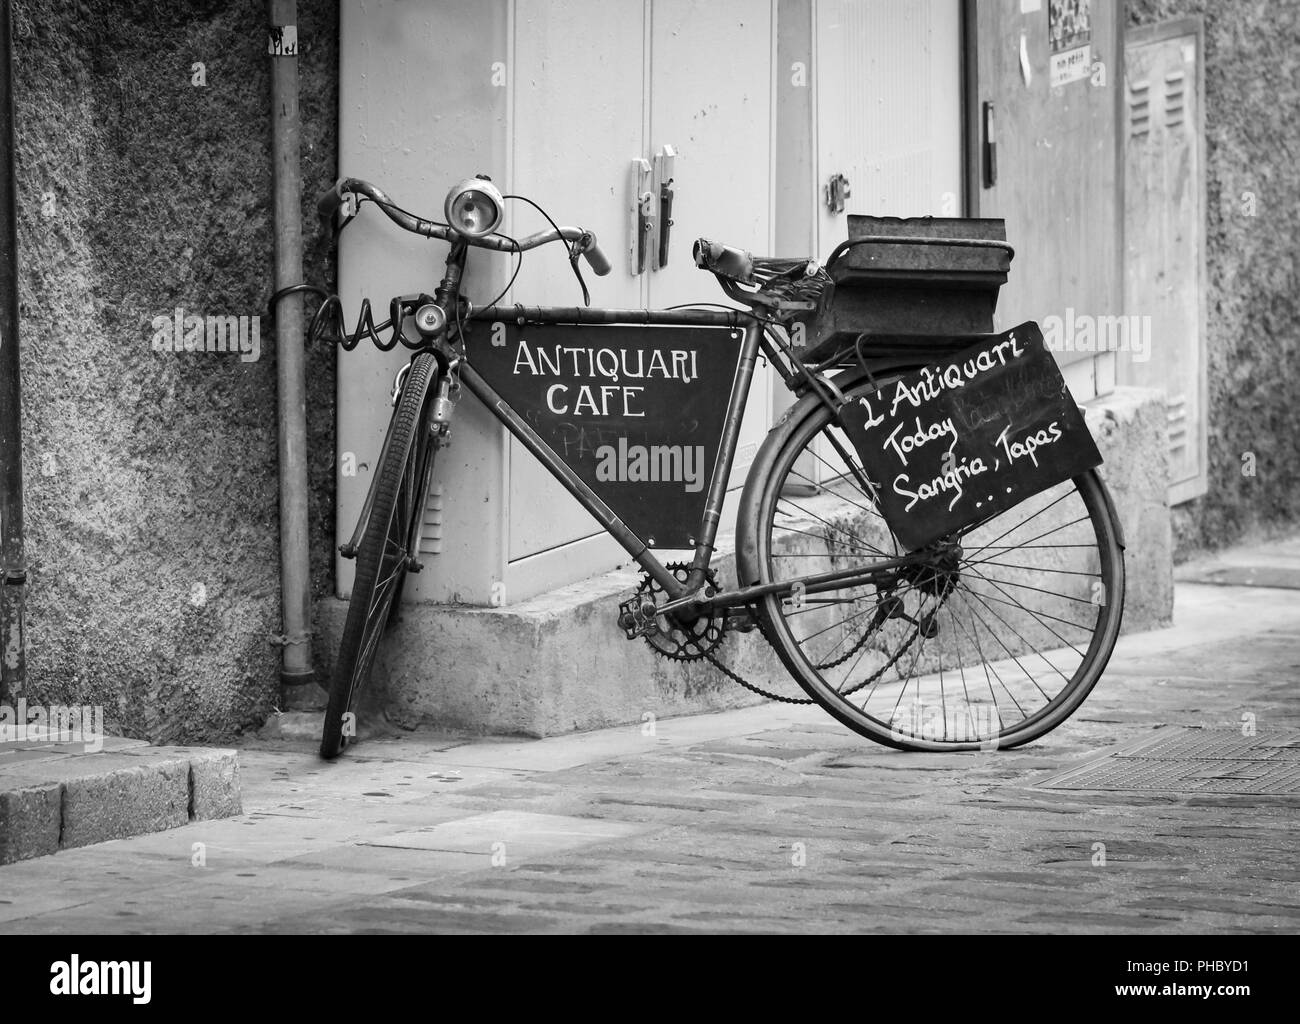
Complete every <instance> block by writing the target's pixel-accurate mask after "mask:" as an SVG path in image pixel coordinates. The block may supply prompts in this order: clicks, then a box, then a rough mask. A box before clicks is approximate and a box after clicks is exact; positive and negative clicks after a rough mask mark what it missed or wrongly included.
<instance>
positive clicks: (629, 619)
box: [618, 597, 659, 640]
mask: <svg viewBox="0 0 1300 1024" xmlns="http://www.w3.org/2000/svg"><path fill="white" fill-rule="evenodd" d="M618 611H619V615H618V625H619V628H620V629H621V630H623V635H624V636H625V637H626V638H627V639H628V640H636V639H637V638H638V637H643V636H653V635H654V634H656V633H658V632H659V623H658V622H656V621H655V613H656V608H655V605H654V602H653V601H643V600H641V599H640V598H636V597H634V598H631V599H630V600H627V601H621V602H620V603H619V606H618Z"/></svg>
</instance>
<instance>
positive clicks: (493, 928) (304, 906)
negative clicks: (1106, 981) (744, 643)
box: [0, 583, 1300, 934]
mask: <svg viewBox="0 0 1300 1024" xmlns="http://www.w3.org/2000/svg"><path fill="white" fill-rule="evenodd" d="M1297 665H1300V592H1298V591H1293V590H1264V589H1261V588H1251V587H1223V586H1217V585H1214V586H1211V585H1202V584H1188V583H1183V584H1180V585H1179V588H1178V606H1177V610H1176V618H1175V625H1174V627H1173V628H1172V629H1169V630H1165V631H1158V632H1153V633H1148V634H1140V635H1134V636H1127V637H1125V638H1123V639H1122V640H1121V641H1120V645H1119V647H1118V648H1117V651H1116V653H1115V656H1114V658H1113V659H1112V662H1111V668H1110V670H1109V671H1108V672H1107V674H1106V676H1105V677H1104V678H1103V679H1102V681H1101V682H1100V683H1099V685H1098V686H1097V688H1096V689H1095V690H1094V692H1093V694H1092V695H1091V696H1090V697H1089V699H1088V702H1087V703H1086V704H1085V705H1084V707H1083V708H1082V709H1081V711H1080V712H1079V713H1078V714H1076V715H1075V716H1074V717H1073V718H1072V719H1071V720H1070V721H1068V722H1066V723H1065V724H1064V725H1062V726H1061V727H1060V728H1059V729H1057V730H1055V731H1054V732H1053V733H1051V734H1049V735H1048V736H1046V737H1044V738H1043V739H1041V740H1039V741H1037V742H1035V743H1034V744H1031V745H1029V746H1028V747H1025V748H1019V749H1016V750H1012V751H996V752H978V753H971V754H962V755H952V756H943V755H931V754H926V755H913V754H907V753H904V752H901V751H896V750H891V749H886V748H883V747H877V746H874V745H872V744H870V743H868V742H866V741H865V740H863V739H862V738H860V737H858V736H857V735H856V734H854V733H852V732H850V731H848V730H846V729H843V728H841V727H840V726H839V725H838V724H837V723H835V722H834V721H833V720H830V719H829V718H828V717H827V716H825V715H824V714H823V713H822V712H820V711H819V710H817V709H815V708H809V707H788V706H772V705H767V706H760V707H754V708H746V709H743V710H738V711H732V712H725V713H721V714H713V715H702V716H697V717H694V718H690V719H673V718H667V717H661V718H659V719H658V720H657V721H656V722H655V723H654V726H655V728H654V732H653V734H643V733H642V731H641V730H640V729H638V728H636V727H623V728H616V729H609V730H604V731H602V732H599V733H592V734H587V735H582V736H569V737H557V738H555V739H548V740H541V741H516V740H493V741H486V742H465V741H460V742H457V741H455V740H451V741H449V740H448V738H447V737H445V736H444V737H435V736H423V735H421V734H419V733H413V734H406V735H402V736H397V737H389V738H375V739H372V740H368V741H367V742H365V743H363V744H360V745H358V746H357V747H356V748H354V751H353V752H350V753H349V754H347V755H345V756H344V757H343V758H341V759H340V760H339V761H337V762H335V763H332V764H323V763H322V762H320V761H319V760H317V759H316V758H315V756H314V753H313V752H312V751H311V750H310V749H308V748H307V747H305V746H303V745H302V744H299V746H298V747H296V748H291V749H284V750H274V749H270V748H269V747H268V746H267V745H266V744H265V743H261V744H259V745H257V746H256V748H255V749H249V750H247V751H244V752H241V758H240V765H239V767H240V772H241V782H242V784H243V793H244V800H243V813H242V814H241V815H238V816H235V817H231V818H226V819H223V820H219V821H209V822H199V821H195V822H190V823H188V824H186V825H184V826H183V827H181V828H179V829H175V830H172V831H168V832H161V833H157V834H154V835H149V836H137V837H134V838H129V839H123V840H119V841H117V842H113V843H107V844H102V845H99V846H94V847H89V848H86V849H83V850H72V851H64V852H62V853H60V854H58V855H57V856H55V857H44V858H39V859H36V860H31V861H26V862H24V863H22V864H13V865H7V866H0V892H4V893H5V894H6V895H5V897H4V898H6V899H12V900H13V902H12V903H10V904H8V905H4V904H0V932H7V933H24V932H33V931H41V932H60V931H63V932H71V931H79V930H87V931H94V932H108V933H125V932H134V931H150V930H154V931H163V930H166V931H181V932H237V931H249V930H252V931H262V932H273V933H282V934H303V933H328V934H332V933H376V934H378V933H394V934H405V933H426V932H443V933H449V934H478V933H566V934H624V933H636V934H646V933H653V934H702V933H710V934H712V933H733V932H736V933H741V932H744V933H754V932H784V933H800V934H802V933H809V934H811V933H819V932H836V933H850V932H851V933H897V932H910V933H939V932H961V933H973V934H986V933H987V934H1001V933H1008V932H1016V933H1034V934H1056V933H1060V932H1062V931H1070V932H1080V933H1112V932H1123V933H1127V934H1167V933H1186V934H1196V933H1205V932H1210V933H1216V934H1219V933H1221V934H1236V933H1247V932H1249V933H1294V932H1295V931H1297V930H1300V899H1297V897H1296V895H1295V893H1296V885H1297V882H1300V868H1297V867H1296V866H1295V858H1294V835H1295V828H1296V825H1297V820H1296V819H1297V813H1298V812H1297V806H1296V801H1294V800H1293V799H1292V800H1279V799H1274V798H1270V797H1268V796H1262V795H1259V794H1226V793H1197V792H1181V791H1168V792H1133V791H1120V790H1115V791H1091V790H1086V791H1085V790H1053V789H1047V788H1044V787H1043V786H1041V785H1040V783H1042V782H1043V781H1044V780H1049V779H1051V778H1053V777H1059V776H1060V775H1061V774H1062V773H1065V772H1068V771H1071V770H1074V769H1078V768H1080V767H1082V766H1085V765H1087V764H1089V763H1092V762H1095V761H1097V760H1098V759H1099V758H1101V757H1103V756H1109V755H1113V754H1115V753H1116V752H1122V751H1125V750H1129V751H1132V750H1133V749H1138V750H1141V749H1144V748H1143V747H1141V746H1140V745H1141V744H1150V746H1148V747H1147V748H1145V749H1165V747H1164V746H1161V744H1165V743H1167V742H1172V741H1173V739H1174V738H1176V737H1177V736H1179V735H1184V734H1186V733H1189V732H1193V731H1200V732H1203V733H1204V732H1208V731H1210V730H1221V731H1225V730H1226V731H1231V730H1234V729H1236V730H1240V729H1241V727H1242V726H1243V725H1244V724H1247V723H1248V722H1249V723H1250V724H1252V725H1253V726H1254V727H1255V728H1256V729H1257V733H1258V735H1260V736H1263V735H1265V734H1266V733H1268V734H1273V733H1288V732H1289V731H1290V730H1298V729H1300V701H1297V693H1296V685H1297V682H1296V681H1297V679H1300V673H1298V672H1297V671H1295V666H1297ZM1243 715H1250V716H1253V717H1252V718H1251V719H1249V720H1246V719H1243ZM1279 743H1280V744H1281V745H1279V746H1275V747H1267V748H1264V751H1265V754H1267V757H1265V763H1266V762H1268V761H1271V760H1272V759H1274V758H1279V759H1280V758H1289V757H1290V754H1291V752H1292V751H1293V748H1292V747H1291V746H1289V745H1288V744H1287V743H1286V742H1283V741H1279ZM1238 746H1240V745H1238ZM1229 752H1230V753H1232V752H1236V753H1240V752H1241V750H1238V749H1237V747H1234V748H1233V749H1232V751H1229ZM1254 756H1256V757H1264V754H1260V753H1259V752H1258V751H1257V752H1256V754H1255V755H1254ZM454 780H458V781H454ZM195 843H200V844H202V847H201V848H202V850H203V851H204V852H205V854H206V859H205V861H204V863H203V865H202V866H201V867H198V866H195V865H193V864H192V858H193V852H194V849H195V847H194V844H195ZM494 844H503V846H499V847H497V848H496V849H494ZM494 853H496V854H503V856H496V857H494ZM73 857H76V858H80V859H79V860H78V862H77V863H76V864H75V868H76V874H77V875H78V876H79V877H73V874H72V873H71V872H69V871H67V870H64V869H62V868H60V867H59V862H60V861H66V859H67V858H73ZM114 870H116V871H118V872H119V874H118V875H116V876H113V875H109V874H108V872H109V871H114ZM10 892H13V893H14V894H15V895H12V896H11V895H10Z"/></svg>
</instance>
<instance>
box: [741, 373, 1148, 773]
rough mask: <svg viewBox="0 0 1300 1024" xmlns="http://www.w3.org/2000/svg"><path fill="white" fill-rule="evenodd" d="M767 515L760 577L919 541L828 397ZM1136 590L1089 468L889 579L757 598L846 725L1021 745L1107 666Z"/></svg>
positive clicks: (969, 743)
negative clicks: (887, 516)
mask: <svg viewBox="0 0 1300 1024" xmlns="http://www.w3.org/2000/svg"><path fill="white" fill-rule="evenodd" d="M874 389H875V388H874V386H873V385H871V384H867V383H863V384H861V385H859V386H858V387H856V388H853V389H851V390H850V391H849V392H848V394H849V396H850V397H851V398H855V397H858V396H860V395H863V394H868V393H870V392H871V391H873V390H874ZM758 524H759V527H758V536H757V537H756V542H757V556H758V560H757V564H758V567H759V574H760V579H759V582H760V583H765V584H766V583H774V582H787V583H788V582H793V581H795V580H797V579H798V578H800V577H806V576H811V575H814V574H817V573H825V572H830V571H839V570H845V569H851V568H854V567H856V566H862V567H869V566H870V564H871V563H873V562H880V561H883V560H885V559H891V558H899V557H902V556H903V555H905V554H906V552H905V551H904V549H903V548H902V546H901V545H900V544H899V543H898V541H897V539H896V538H895V537H894V535H893V534H892V532H891V531H890V530H889V527H888V526H887V525H886V524H885V521H884V519H883V518H882V517H881V516H880V514H879V512H878V511H877V506H876V504H875V502H874V500H873V499H872V497H871V494H870V489H869V487H868V486H866V474H865V473H864V472H863V470H862V467H861V464H860V462H859V461H858V458H857V454H856V452H855V451H854V449H853V446H852V443H851V442H850V441H849V439H848V437H847V435H846V434H845V433H844V431H843V428H842V427H841V426H840V425H839V424H838V422H837V421H835V420H834V418H833V416H832V415H831V413H830V412H829V410H827V409H826V408H825V407H824V406H818V407H815V408H813V409H811V410H810V411H809V413H808V414H807V415H806V416H805V418H804V421H803V422H802V423H800V424H799V425H798V426H797V427H796V428H795V429H794V431H792V433H791V434H790V437H789V440H788V441H787V442H786V443H785V445H784V447H783V448H782V449H781V451H780V452H779V453H778V455H777V457H776V460H775V462H774V465H773V471H772V473H771V475H770V477H769V478H768V480H767V481H766V484H765V486H764V491H763V494H762V497H761V499H760V506H759V517H758ZM1123 602H1124V560H1123V551H1122V549H1121V547H1120V543H1119V529H1118V525H1117V523H1116V519H1115V513H1114V507H1113V505H1112V504H1111V502H1110V499H1109V496H1108V495H1107V494H1106V490H1105V485H1104V484H1103V483H1102V481H1101V479H1100V477H1099V476H1098V475H1097V474H1096V472H1094V471H1090V472H1088V473H1085V474H1083V475H1082V476H1079V477H1076V478H1075V479H1074V480H1072V481H1069V482H1067V483H1064V484H1061V485H1059V486H1057V487H1054V488H1052V489H1051V490H1049V491H1046V492H1044V493H1041V494H1038V495H1035V496H1033V497H1031V498H1029V499H1027V500H1026V501H1024V502H1022V503H1021V504H1020V505H1018V506H1016V507H1015V508H1013V509H1011V510H1009V511H1007V512H1004V513H1002V514H1000V515H998V516H995V517H994V518H992V519H990V520H988V521H986V522H984V523H981V524H979V525H977V526H975V527H972V528H969V529H967V530H964V531H962V532H960V533H958V534H954V535H952V536H950V537H947V538H944V539H943V540H942V541H940V542H938V543H936V544H934V545H931V546H930V547H929V548H927V549H925V551H924V553H923V555H922V557H920V558H919V559H917V560H916V561H915V563H914V564H909V565H906V566H903V567H902V568H898V569H894V570H892V571H888V572H886V573H884V574H882V575H881V576H879V577H878V578H876V579H875V580H874V581H871V582H860V583H858V584H856V585H839V586H838V589H832V590H825V591H821V590H819V591H817V592H815V593H808V594H803V593H800V592H798V590H797V589H796V590H795V591H794V592H793V593H792V594H790V595H789V596H786V597H782V596H780V595H774V596H769V597H766V598H764V599H763V600H762V601H761V602H760V603H759V606H758V611H759V616H760V619H761V621H762V624H763V627H764V631H765V632H766V634H767V637H768V639H769V641H770V642H771V643H772V645H773V647H775V649H776V651H777V653H778V654H779V655H780V657H781V660H782V661H783V662H784V663H785V665H786V667H787V668H788V669H789V670H790V672H791V673H792V675H793V676H794V678H795V679H796V680H797V681H798V682H799V684H800V685H801V686H802V687H803V688H804V690H805V691H807V693H808V695H809V696H810V697H812V698H813V699H814V700H815V701H816V702H817V703H818V704H820V705H821V706H822V707H823V708H825V709H826V710H827V711H829V712H830V713H831V714H832V715H834V716H835V718H837V719H838V720H839V721H840V722H842V723H843V724H845V725H847V726H848V727H849V728H851V729H854V730H855V731H857V732H859V733H861V734H862V735H864V736H866V737H868V738H870V739H873V740H876V741H877V742H879V743H884V744H887V745H889V746H893V747H899V748H901V749H905V750H929V751H947V750H976V749H990V748H993V747H1012V746H1016V745H1018V744H1021V743H1026V742H1028V741H1030V740H1033V739H1036V738H1038V737H1039V736H1042V735H1043V734H1044V733H1047V732H1049V731H1050V730H1052V729H1054V728H1056V726H1058V725H1060V724H1061V722H1063V721H1065V719H1066V718H1068V717H1069V716H1070V715H1071V714H1072V713H1073V712H1074V711H1075V710H1076V709H1077V708H1078V707H1079V705H1080V704H1081V703H1082V702H1083V700H1084V698H1085V697H1086V696H1087V695H1088V692H1089V691H1090V690H1091V689H1092V687H1093V686H1094V685H1095V684H1096V682H1097V679H1098V678H1099V677H1100V675H1101V673H1102V671H1103V669H1104V668H1105V667H1106V662H1107V660H1108V659H1109V657H1110V654H1111V651H1112V649H1113V648H1114V646H1115V640H1116V638H1117V637H1118V635H1119V627H1120V618H1121V615H1122V613H1123Z"/></svg>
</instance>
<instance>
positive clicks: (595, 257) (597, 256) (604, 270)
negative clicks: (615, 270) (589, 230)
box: [583, 242, 611, 277]
mask: <svg viewBox="0 0 1300 1024" xmlns="http://www.w3.org/2000/svg"><path fill="white" fill-rule="evenodd" d="M583 255H584V256H586V257H587V262H588V263H589V264H590V265H591V269H592V270H594V271H595V272H596V276H597V277H604V276H605V275H606V274H608V273H609V271H610V269H611V268H610V265H609V259H608V258H607V257H606V256H605V254H604V252H602V251H601V248H600V246H598V245H597V244H596V243H595V242H592V243H591V248H590V249H588V250H587V251H586V252H585V253H583Z"/></svg>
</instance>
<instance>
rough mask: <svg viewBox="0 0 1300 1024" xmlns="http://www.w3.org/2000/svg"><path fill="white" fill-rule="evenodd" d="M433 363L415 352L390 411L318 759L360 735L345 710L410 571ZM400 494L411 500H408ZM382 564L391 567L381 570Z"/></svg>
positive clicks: (427, 445)
mask: <svg viewBox="0 0 1300 1024" xmlns="http://www.w3.org/2000/svg"><path fill="white" fill-rule="evenodd" d="M436 367H437V360H436V359H435V358H434V357H433V356H432V355H429V354H427V353H424V354H421V355H418V356H416V357H415V360H414V361H413V362H412V364H411V369H410V372H409V373H408V374H407V376H406V381H405V384H404V386H403V388H402V394H401V397H400V398H399V399H398V403H397V408H396V409H395V410H394V411H393V424H392V434H391V438H390V442H389V446H388V451H387V453H386V455H385V457H384V462H383V465H381V466H380V467H379V479H378V483H377V484H376V488H375V500H374V504H373V506H372V507H371V511H370V519H369V521H368V522H367V523H366V527H365V530H364V532H363V534H362V539H361V544H360V545H359V547H358V549H357V571H356V578H355V580H354V582H353V585H352V596H351V599H350V600H349V602H348V614H347V620H346V622H345V624H344V627H343V637H342V640H341V641H340V643H339V655H338V659H337V661H336V662H335V665H334V675H333V678H332V679H331V681H330V694H329V704H328V706H327V708H326V711H325V724H324V729H323V730H322V733H321V745H320V754H321V757H323V758H325V759H327V760H332V759H333V758H336V757H338V756H339V754H341V753H343V751H344V749H345V748H346V747H347V746H348V743H349V740H351V739H354V738H355V728H353V729H352V730H349V729H348V728H347V725H348V724H349V720H348V718H347V716H349V715H352V716H354V717H353V719H352V720H351V724H353V725H354V726H355V713H356V706H357V702H358V700H359V698H360V696H361V693H362V691H363V689H364V688H365V685H366V683H367V682H368V681H369V678H370V672H371V668H372V667H373V664H374V657H375V653H376V650H377V648H378V644H379V640H380V637H382V635H383V633H384V630H385V627H386V626H387V623H388V620H389V617H390V615H391V614H392V611H393V608H394V606H395V604H396V600H395V599H396V598H397V596H398V595H399V594H400V592H401V589H402V586H401V585H402V582H403V580H404V578H405V575H406V565H405V562H404V561H403V560H402V559H403V558H404V556H405V553H406V552H407V551H408V550H410V545H411V543H412V538H413V537H414V536H416V534H415V531H416V530H417V529H418V526H419V522H420V520H421V512H422V510H420V509H418V508H417V507H416V505H417V500H410V499H411V498H413V496H414V495H416V494H422V493H423V489H422V488H423V485H424V482H425V481H427V477H428V473H429V472H431V471H432V462H433V446H432V442H431V440H430V438H429V437H428V436H427V435H428V431H427V430H422V429H421V426H422V424H423V422H424V418H425V417H424V414H425V406H426V399H427V397H428V394H429V390H430V385H431V383H432V381H433V378H434V371H435V369H436ZM403 496H406V497H407V498H408V500H405V501H403V500H402V499H403ZM381 569H383V570H386V571H385V572H384V573H383V574H382V575H381Z"/></svg>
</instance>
